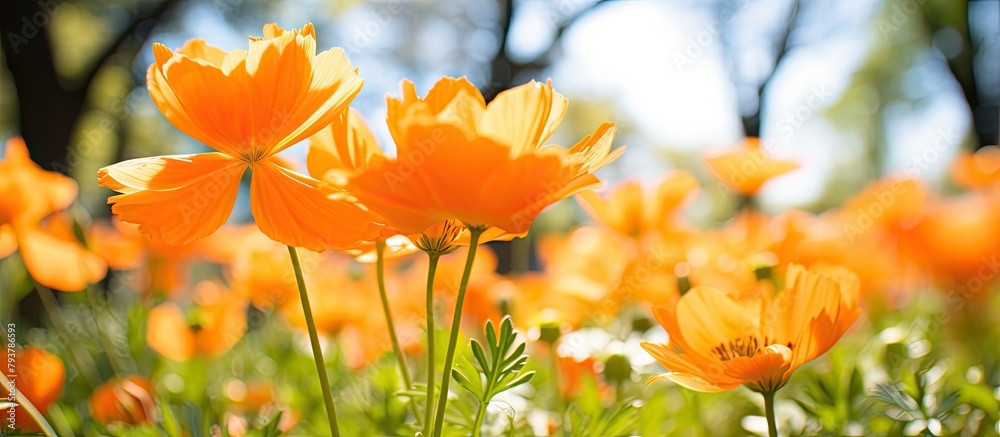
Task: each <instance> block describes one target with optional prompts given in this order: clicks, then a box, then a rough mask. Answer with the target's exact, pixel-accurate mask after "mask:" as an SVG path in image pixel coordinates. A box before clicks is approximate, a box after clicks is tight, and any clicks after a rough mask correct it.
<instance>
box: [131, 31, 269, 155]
mask: <svg viewBox="0 0 1000 437" xmlns="http://www.w3.org/2000/svg"><path fill="white" fill-rule="evenodd" d="M153 51H154V55H155V56H156V59H157V61H156V63H154V64H153V65H151V66H150V67H149V70H148V71H147V73H146V86H147V88H148V89H149V95H150V97H152V98H153V102H154V103H155V104H156V106H157V108H159V109H160V112H162V113H163V115H164V116H165V117H166V118H167V120H169V121H170V122H171V123H172V124H173V125H174V126H176V127H177V128H178V129H180V130H181V131H183V132H184V133H186V134H188V135H190V136H192V137H194V138H195V139H197V140H198V141H201V142H202V143H204V144H206V145H208V146H211V147H213V148H215V149H216V150H219V151H220V152H224V153H226V154H228V155H231V156H238V155H239V154H240V153H241V152H243V153H248V152H247V151H248V150H249V149H251V146H253V144H251V135H252V133H253V132H254V130H253V129H254V126H253V118H252V116H251V114H250V108H252V107H253V106H252V104H253V102H252V101H251V100H250V95H249V93H247V91H246V88H245V87H244V86H243V85H242V84H241V83H240V82H239V81H238V80H235V79H232V78H230V77H228V76H227V75H226V74H224V73H223V71H222V70H221V69H220V67H218V66H216V65H213V64H211V63H209V62H208V61H204V60H199V59H194V58H189V57H187V56H185V55H183V54H174V53H172V52H170V50H169V49H167V48H166V47H164V46H163V45H161V44H154V45H153Z"/></svg>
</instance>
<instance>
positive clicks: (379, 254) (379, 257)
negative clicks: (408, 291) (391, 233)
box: [375, 242, 411, 390]
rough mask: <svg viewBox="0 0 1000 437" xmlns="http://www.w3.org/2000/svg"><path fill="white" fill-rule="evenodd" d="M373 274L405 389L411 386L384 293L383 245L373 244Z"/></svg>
mask: <svg viewBox="0 0 1000 437" xmlns="http://www.w3.org/2000/svg"><path fill="white" fill-rule="evenodd" d="M375 254H376V259H375V272H376V275H377V276H378V292H379V297H381V298H382V311H384V312H385V324H386V325H388V326H389V339H390V340H391V341H392V351H393V352H394V353H395V354H396V361H398V363H399V372H400V373H402V374H403V383H404V384H406V389H407V390H409V389H410V386H411V380H410V368H409V367H408V366H407V365H406V356H405V355H403V348H401V347H399V337H397V336H396V327H395V325H394V324H393V323H392V311H391V310H390V309H389V296H388V295H387V294H386V292H385V243H384V242H379V243H375Z"/></svg>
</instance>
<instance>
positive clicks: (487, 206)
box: [348, 78, 622, 234]
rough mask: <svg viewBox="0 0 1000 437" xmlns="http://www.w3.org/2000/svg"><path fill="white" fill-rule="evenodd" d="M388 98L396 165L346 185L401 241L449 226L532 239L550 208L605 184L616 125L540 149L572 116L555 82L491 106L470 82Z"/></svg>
mask: <svg viewBox="0 0 1000 437" xmlns="http://www.w3.org/2000/svg"><path fill="white" fill-rule="evenodd" d="M402 86H403V97H402V98H401V99H396V98H389V100H388V121H389V130H390V132H391V133H392V135H393V138H394V139H395V142H396V155H397V156H396V158H395V159H392V160H387V161H384V162H380V163H374V165H372V166H371V168H369V169H368V170H366V171H363V172H361V173H360V174H358V175H356V176H353V177H351V178H350V183H349V185H348V186H349V188H350V190H351V191H352V192H354V193H356V195H357V196H358V199H359V200H360V201H361V202H362V203H364V204H365V205H366V206H368V207H370V208H371V209H372V210H373V211H375V212H376V213H378V214H380V215H382V216H383V217H384V218H385V219H386V221H387V225H389V226H391V227H393V228H396V229H398V230H399V231H401V233H403V234H416V233H420V232H423V231H424V230H425V229H427V228H428V227H430V226H431V225H434V224H435V223H439V222H441V221H444V220H448V219H455V220H459V221H461V222H462V223H465V224H467V225H469V226H482V227H491V226H495V227H497V228H500V229H502V230H503V231H505V232H507V233H512V234H520V233H524V232H527V230H528V227H529V226H530V225H531V223H532V221H534V219H535V217H536V216H537V215H538V214H539V213H540V212H541V211H542V209H544V208H545V207H546V206H548V205H549V204H551V203H553V202H556V201H558V200H560V199H562V198H565V197H567V196H570V195H572V194H574V193H577V192H580V191H583V190H586V189H591V188H593V187H595V186H597V185H598V184H599V183H600V180H598V179H597V178H596V177H595V176H594V175H593V172H594V171H596V170H597V169H599V168H601V167H602V166H604V165H605V164H607V163H608V162H610V161H611V160H613V159H614V158H616V157H617V156H618V155H619V154H620V153H621V151H622V149H621V148H619V149H618V150H616V151H615V152H613V153H612V152H611V142H612V139H613V137H614V133H615V128H614V125H613V124H612V123H605V124H603V125H601V126H600V127H599V128H598V129H597V131H595V132H594V134H592V135H589V136H587V137H586V138H584V139H583V140H582V141H580V142H579V143H577V144H576V145H575V146H573V147H572V148H569V149H567V148H563V147H559V146H554V145H548V146H546V145H544V144H545V142H546V141H547V140H548V138H549V137H550V136H551V135H552V133H553V132H554V131H555V128H556V126H558V124H559V122H560V121H561V120H562V117H563V115H564V114H565V112H566V105H567V100H566V98H564V97H563V96H561V95H559V94H558V93H556V92H555V91H554V90H553V89H552V86H551V85H548V84H541V83H536V82H531V83H529V84H526V85H523V86H519V87H517V88H514V89H511V90H508V91H505V92H503V93H501V94H500V95H499V96H497V98H496V100H494V101H493V102H492V103H490V104H489V105H488V106H487V105H486V104H485V103H484V100H483V96H482V94H480V92H479V91H478V90H477V89H476V88H475V87H474V86H472V84H471V83H469V81H467V80H466V79H464V78H462V79H453V78H443V79H441V80H440V81H438V83H437V84H436V85H435V86H434V87H433V88H432V89H431V90H430V92H428V93H427V96H426V97H425V98H423V99H420V98H418V97H417V95H416V91H415V89H414V86H413V83H412V82H409V81H403V84H402Z"/></svg>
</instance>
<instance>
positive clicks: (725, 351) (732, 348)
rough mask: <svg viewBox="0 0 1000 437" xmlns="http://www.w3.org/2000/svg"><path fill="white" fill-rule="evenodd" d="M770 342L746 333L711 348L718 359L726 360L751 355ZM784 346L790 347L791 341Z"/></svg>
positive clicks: (765, 338)
mask: <svg viewBox="0 0 1000 437" xmlns="http://www.w3.org/2000/svg"><path fill="white" fill-rule="evenodd" d="M770 344H772V343H771V341H770V340H769V339H768V338H767V337H764V338H763V339H759V338H757V336H756V335H748V336H746V337H739V338H737V339H735V340H731V341H729V342H727V343H719V345H718V346H716V347H714V348H712V353H714V354H715V355H716V356H717V357H719V359H720V360H722V361H728V360H732V359H734V358H737V357H753V356H754V354H756V353H757V349H758V348H760V347H761V346H768V345H770ZM786 346H788V348H789V349H791V348H792V342H788V344H786Z"/></svg>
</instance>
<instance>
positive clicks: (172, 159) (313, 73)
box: [98, 24, 378, 251]
mask: <svg viewBox="0 0 1000 437" xmlns="http://www.w3.org/2000/svg"><path fill="white" fill-rule="evenodd" d="M153 54H154V55H155V57H156V62H154V63H153V65H151V66H150V67H149V70H148V72H147V75H146V76H147V77H146V81H147V84H148V88H149V93H150V95H151V96H152V98H153V101H154V102H155V103H156V105H157V107H159V108H160V111H161V112H163V114H164V116H166V117H167V119H168V120H170V122H171V123H173V124H174V126H176V127H177V128H178V129H180V130H182V131H184V132H185V133H187V134H188V135H190V136H192V137H193V138H195V139H197V140H199V141H201V142H203V143H205V144H207V145H209V146H211V147H212V148H214V149H216V150H217V152H212V153H200V154H194V155H174V156H159V157H152V158H141V159H133V160H129V161H125V162H120V163H118V164H115V165H112V166H110V167H105V168H103V169H101V170H100V171H99V172H98V181H99V183H100V185H101V186H104V187H108V188H111V189H113V190H115V191H117V192H119V193H122V194H120V195H118V196H113V197H111V198H110V199H108V202H109V203H112V204H114V207H113V208H112V211H113V212H114V213H116V214H118V215H119V216H120V217H121V218H122V220H123V221H125V222H130V223H137V224H139V225H140V226H139V229H140V230H142V231H143V232H145V233H148V234H149V235H150V236H151V237H153V238H154V239H158V240H163V241H164V242H166V243H168V244H172V245H180V244H185V243H190V242H192V241H194V240H197V239H199V238H203V237H206V236H208V235H210V234H212V233H213V232H215V230H217V229H218V228H219V227H220V226H222V224H223V223H225V222H226V219H228V218H229V215H230V212H231V211H232V208H233V204H234V202H235V201H236V194H237V191H238V189H239V185H240V179H241V177H242V176H243V174H244V173H245V172H246V170H247V169H250V170H251V171H252V172H253V177H252V178H251V185H250V209H251V212H252V213H253V216H254V218H255V219H256V221H257V226H258V227H260V229H261V231H263V232H264V234H266V235H267V236H268V237H271V238H272V239H274V240H276V241H280V242H282V243H284V244H287V245H291V246H298V247H304V248H306V249H310V250H313V251H321V250H325V249H327V248H335V249H346V248H349V247H351V246H353V245H355V244H357V243H358V242H359V241H362V240H366V239H371V238H373V237H374V236H375V235H377V233H378V227H377V226H373V225H372V224H371V221H370V217H369V216H368V214H367V213H366V212H365V211H364V210H362V209H361V208H359V207H358V206H357V205H356V204H354V203H353V202H351V201H350V199H346V198H341V197H338V198H335V199H328V198H327V195H328V194H329V193H327V192H325V191H324V190H321V189H320V183H319V181H317V180H315V179H312V178H310V177H308V176H305V175H302V174H299V173H296V172H295V171H292V170H290V169H288V168H287V167H285V166H282V165H279V164H280V163H281V160H279V159H278V158H277V157H276V156H275V155H276V154H277V153H278V152H281V151H282V150H285V149H287V148H288V147H290V146H292V145H294V144H296V143H298V142H300V141H302V140H304V139H306V138H308V137H309V136H310V135H312V134H314V133H316V132H317V131H319V130H320V129H322V128H323V127H324V126H326V125H328V124H330V122H332V121H333V120H334V119H336V118H337V117H339V116H340V115H341V113H342V112H343V111H344V110H346V108H347V105H348V103H349V102H350V101H351V99H353V98H354V96H355V95H357V93H358V91H360V90H361V85H362V81H361V79H359V78H358V76H357V73H356V72H355V70H354V69H353V68H352V67H351V64H350V62H349V61H348V60H347V58H346V57H345V56H344V52H343V50H342V49H339V48H338V49H333V50H329V51H325V52H323V53H320V54H319V55H316V36H315V32H314V30H313V27H312V25H311V24H307V25H306V26H305V27H303V28H302V30H301V31H299V30H295V29H292V30H287V31H286V30H284V29H282V28H280V27H278V26H277V25H275V24H269V25H266V26H264V37H263V38H258V37H251V38H250V50H249V51H245V50H234V51H231V52H229V53H226V52H223V51H222V50H220V49H218V48H215V47H212V46H209V45H207V44H205V42H204V41H203V40H198V39H193V40H190V41H188V42H187V43H186V44H185V45H184V46H183V47H182V48H180V49H179V50H177V52H172V51H170V49H168V48H166V47H164V46H163V45H160V44H154V45H153Z"/></svg>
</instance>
